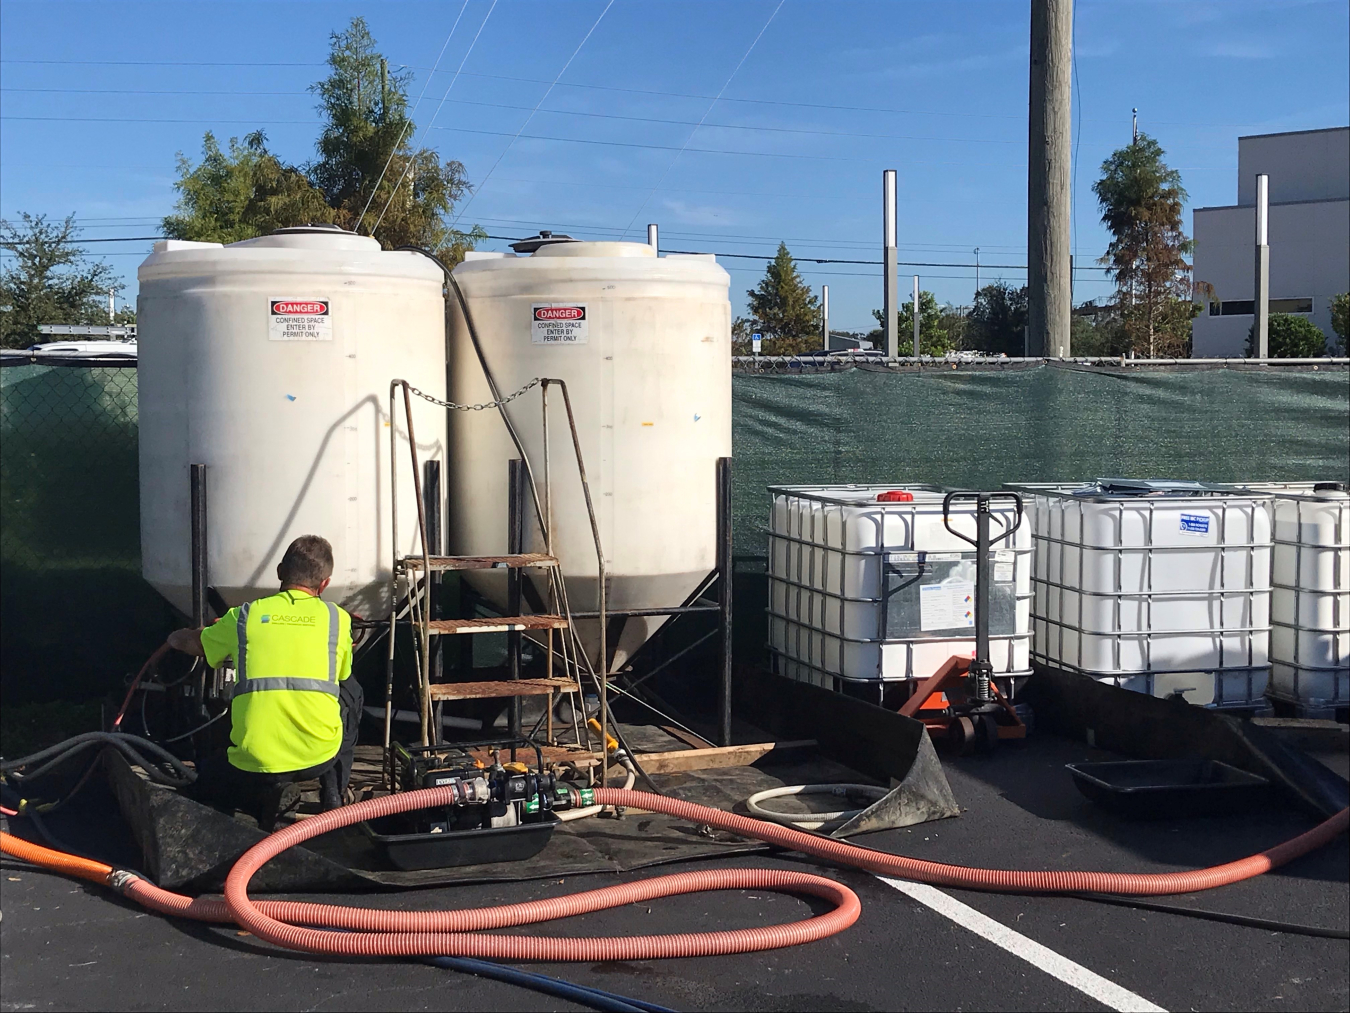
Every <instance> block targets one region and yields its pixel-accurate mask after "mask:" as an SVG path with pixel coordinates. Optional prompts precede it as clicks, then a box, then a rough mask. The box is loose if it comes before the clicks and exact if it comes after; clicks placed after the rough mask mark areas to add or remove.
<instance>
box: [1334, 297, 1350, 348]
mask: <svg viewBox="0 0 1350 1013" xmlns="http://www.w3.org/2000/svg"><path fill="white" fill-rule="evenodd" d="M1331 329H1332V330H1333V331H1335V332H1336V337H1337V339H1339V340H1337V342H1336V344H1337V346H1338V347H1337V351H1339V352H1340V353H1341V354H1342V355H1344V354H1345V352H1346V349H1347V347H1350V338H1347V333H1350V292H1342V293H1341V294H1340V295H1338V296H1334V297H1333V298H1332V300H1331Z"/></svg>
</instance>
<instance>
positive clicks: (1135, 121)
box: [1130, 109, 1139, 144]
mask: <svg viewBox="0 0 1350 1013" xmlns="http://www.w3.org/2000/svg"><path fill="white" fill-rule="evenodd" d="M1130 119H1131V121H1132V135H1131V138H1130V143H1131V144H1138V143H1139V110H1138V109H1131V110H1130Z"/></svg>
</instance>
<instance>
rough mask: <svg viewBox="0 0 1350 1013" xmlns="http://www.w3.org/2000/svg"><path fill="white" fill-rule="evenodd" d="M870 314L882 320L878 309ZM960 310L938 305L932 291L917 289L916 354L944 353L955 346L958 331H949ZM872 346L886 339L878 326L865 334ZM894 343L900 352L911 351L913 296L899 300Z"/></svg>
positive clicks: (912, 345) (879, 345)
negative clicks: (904, 301) (917, 344)
mask: <svg viewBox="0 0 1350 1013" xmlns="http://www.w3.org/2000/svg"><path fill="white" fill-rule="evenodd" d="M872 316H873V317H875V318H876V321H877V323H878V324H881V323H883V322H884V321H883V320H882V312H881V310H873V311H872ZM960 316H961V314H960V313H959V312H958V311H957V310H956V309H955V307H952V306H939V305H938V301H937V297H936V296H934V295H933V293H932V292H926V291H925V292H920V293H919V354H920V355H946V354H947V353H948V352H950V351H951V350H952V349H954V348H956V346H957V339H958V337H959V335H954V334H953V333H952V330H953V329H954V328H953V324H954V323H955V322H956V321H957V320H958V319H959V318H960ZM867 337H868V340H870V341H871V342H872V344H873V345H874V346H875V347H878V348H879V347H881V345H882V343H883V342H884V341H885V340H886V337H885V332H884V331H883V330H882V329H881V328H880V327H878V328H877V329H876V330H874V331H872V332H871V333H870V334H868V335H867ZM896 344H898V345H899V346H900V347H899V349H898V350H897V351H898V354H900V355H913V354H914V300H913V299H910V301H909V302H906V303H902V304H901V305H900V306H898V307H897V312H896Z"/></svg>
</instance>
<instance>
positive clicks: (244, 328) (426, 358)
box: [137, 226, 445, 618]
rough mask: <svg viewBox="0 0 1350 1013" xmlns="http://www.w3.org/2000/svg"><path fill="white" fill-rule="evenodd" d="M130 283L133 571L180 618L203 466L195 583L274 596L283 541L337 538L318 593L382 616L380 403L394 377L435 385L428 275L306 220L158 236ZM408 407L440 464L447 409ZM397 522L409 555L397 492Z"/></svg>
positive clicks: (438, 337) (402, 257) (436, 285)
mask: <svg viewBox="0 0 1350 1013" xmlns="http://www.w3.org/2000/svg"><path fill="white" fill-rule="evenodd" d="M137 277H138V278H139V281H140V296H139V299H138V301H137V323H138V329H139V345H140V347H139V353H140V362H139V381H140V470H141V559H142V562H141V566H142V571H143V573H144V575H145V578H146V580H147V581H149V582H150V584H152V585H153V586H154V587H155V588H156V589H157V590H158V591H159V592H160V593H161V594H163V595H164V596H165V597H166V598H168V600H169V601H170V602H172V603H173V604H174V605H175V606H177V607H178V608H179V609H182V610H183V611H184V612H187V613H189V614H190V613H191V610H192V600H191V598H192V593H191V589H192V574H191V560H190V541H191V534H190V531H191V527H190V525H191V520H190V517H189V479H188V466H189V465H190V464H204V465H206V482H207V532H208V534H207V565H208V580H209V582H210V583H211V584H212V585H214V586H215V587H216V588H217V589H218V590H219V591H220V592H221V594H222V596H223V597H224V598H225V600H226V601H227V602H228V603H229V604H231V605H237V604H239V603H241V602H243V601H246V600H248V599H250V598H256V597H259V596H261V595H265V594H271V593H273V592H275V591H276V588H277V578H276V565H277V563H278V562H279V561H280V559H281V555H282V553H283V552H284V551H285V549H286V546H287V544H289V542H290V541H291V539H293V538H295V537H296V536H297V535H302V534H316V535H322V536H323V537H325V538H327V539H328V540H329V541H330V542H332V543H333V554H334V557H335V559H334V562H335V565H336V568H335V570H334V573H333V583H332V586H331V588H330V590H329V592H328V594H327V597H328V598H330V599H332V600H334V601H337V602H340V603H342V604H343V605H345V606H347V607H349V608H350V609H351V610H352V611H354V612H356V613H358V614H360V615H363V616H365V617H367V618H378V617H381V616H383V615H387V614H388V608H389V605H388V595H389V559H390V556H391V555H392V553H391V551H390V546H389V538H390V523H389V520H390V518H389V488H388V485H389V459H388V454H389V429H388V425H389V420H388V419H387V417H386V414H387V412H386V407H385V406H386V405H388V403H389V381H390V380H391V379H393V378H395V377H402V378H405V379H407V380H408V381H410V382H411V383H413V384H415V385H416V386H418V387H420V388H422V389H423V390H425V391H427V392H428V393H430V394H434V395H436V396H439V397H443V396H444V394H445V302H444V299H443V297H442V288H441V286H442V275H441V272H440V270H439V269H438V268H437V267H436V265H435V264H433V263H431V262H430V261H429V260H427V259H426V258H425V257H421V256H419V255H418V254H415V253H398V252H389V251H385V250H381V249H380V244H379V243H377V242H376V241H375V240H374V239H370V238H367V237H362V236H356V235H353V234H351V233H348V232H343V231H342V230H339V229H336V228H333V227H323V226H311V227H304V228H295V229H282V230H280V231H278V232H276V233H273V234H272V235H269V236H263V237H260V238H258V239H250V240H246V241H244V242H240V243H231V244H230V245H228V246H222V245H221V244H219V243H192V242H182V241H178V240H166V241H162V242H158V243H156V244H155V247H154V252H153V253H151V255H150V256H149V257H148V258H147V259H146V260H145V262H144V263H142V264H141V267H140V270H139V272H138V274H137ZM413 411H414V423H415V426H416V432H417V438H418V444H419V446H418V453H419V454H420V456H421V457H422V459H423V460H433V459H435V460H443V459H444V442H445V413H444V410H443V409H439V408H436V407H433V406H432V405H430V404H427V403H426V402H424V401H421V400H415V401H414V405H413ZM400 428H401V427H400ZM403 448H404V452H403V453H402V454H401V455H400V460H399V466H400V468H410V467H411V465H410V464H409V463H408V456H409V455H408V454H407V452H406V448H407V444H406V441H405V442H404V443H403ZM410 479H411V476H410V474H409V475H405V476H404V478H403V481H404V482H405V483H407V484H408V485H409V486H410V485H411V481H410ZM399 531H400V532H407V533H408V537H407V539H406V541H405V544H404V545H402V546H400V547H399V549H400V551H401V552H404V553H407V552H411V551H413V550H414V549H415V548H416V540H417V505H416V503H415V502H414V501H413V498H412V497H411V496H407V497H403V498H402V500H401V502H400V517H399Z"/></svg>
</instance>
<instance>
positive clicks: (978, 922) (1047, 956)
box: [877, 876, 1166, 1013]
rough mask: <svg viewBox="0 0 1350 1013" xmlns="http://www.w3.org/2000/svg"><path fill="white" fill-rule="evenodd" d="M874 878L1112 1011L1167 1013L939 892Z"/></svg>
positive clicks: (919, 885)
mask: <svg viewBox="0 0 1350 1013" xmlns="http://www.w3.org/2000/svg"><path fill="white" fill-rule="evenodd" d="M877 878H878V879H879V880H881V881H882V882H883V883H885V884H886V885H887V886H893V887H895V889H897V890H899V891H900V892H901V893H903V894H905V895H906V896H907V897H911V898H913V899H914V900H917V901H918V902H919V903H920V904H923V905H924V906H925V907H929V908H932V909H933V910H934V911H936V912H937V913H938V914H940V915H943V916H945V917H947V918H950V919H951V920H952V921H954V922H956V924H958V925H960V926H961V927H962V928H965V929H969V930H970V931H971V932H974V933H975V934H976V935H977V936H981V937H983V938H985V939H987V940H989V941H990V942H991V943H993V944H994V945H995V946H997V947H999V948H1000V949H1004V950H1007V951H1008V952H1009V953H1011V954H1012V955H1013V956H1014V957H1021V958H1022V959H1023V960H1025V961H1026V962H1027V963H1028V964H1031V965H1032V966H1033V967H1037V968H1040V969H1041V970H1042V971H1044V972H1045V973H1046V974H1048V975H1050V976H1051V977H1054V978H1058V979H1059V980H1060V981H1062V982H1064V984H1066V985H1070V986H1072V987H1073V988H1076V989H1078V991H1080V992H1082V993H1083V994H1084V995H1090V996H1091V997H1092V998H1094V999H1096V1000H1097V1001H1098V1002H1100V1003H1102V1004H1104V1005H1106V1006H1110V1007H1111V1008H1112V1009H1114V1010H1120V1011H1121V1013H1166V1011H1165V1010H1164V1009H1163V1008H1162V1007H1161V1006H1155V1005H1153V1003H1151V1002H1149V1001H1148V1000H1147V999H1145V998H1144V997H1143V996H1141V995H1135V994H1134V993H1133V992H1131V991H1130V990H1129V989H1127V988H1121V987H1120V986H1119V985H1117V984H1116V983H1115V982H1114V981H1108V980H1107V979H1106V978H1103V977H1102V976H1101V975H1100V974H1097V973H1095V972H1093V971H1089V970H1088V969H1087V968H1086V967H1084V966H1083V965H1082V964H1075V963H1074V962H1073V961H1072V960H1070V959H1069V958H1068V957H1062V956H1060V955H1059V954H1058V953H1056V952H1055V951H1054V950H1052V949H1050V948H1049V947H1046V946H1042V945H1041V944H1040V943H1038V942H1036V941H1035V940H1034V939H1028V938H1027V937H1026V936H1024V935H1022V934H1021V933H1020V932H1014V931H1013V930H1012V929H1010V928H1008V927H1007V926H1006V925H1004V924H1002V923H1001V922H996V921H994V919H992V918H990V917H988V916H987V915H984V914H981V913H980V912H979V911H976V910H975V909H974V908H973V907H971V906H970V905H968V904H962V903H961V902H960V901H959V900H957V899H956V898H955V897H949V896H948V895H947V894H945V893H943V892H942V891H941V890H937V889H934V888H933V887H931V886H927V885H925V884H923V883H910V882H907V881H906V880H903V879H888V878H887V877H885V876H878V877H877Z"/></svg>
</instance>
